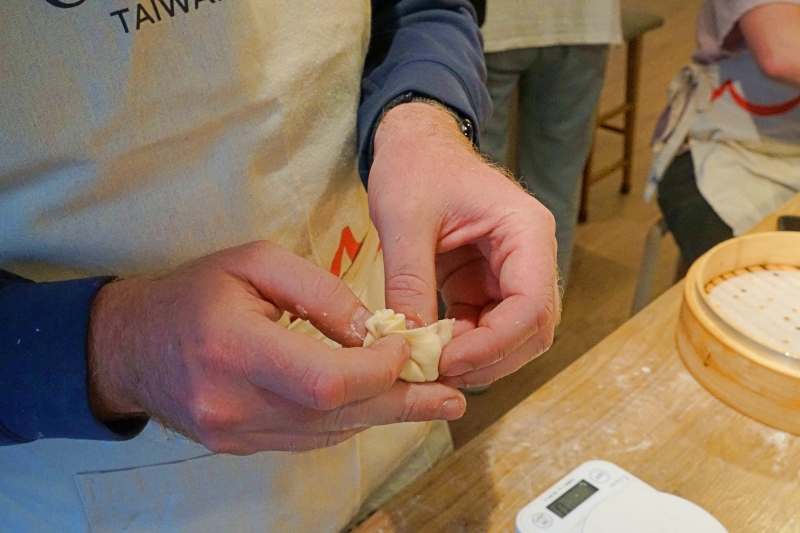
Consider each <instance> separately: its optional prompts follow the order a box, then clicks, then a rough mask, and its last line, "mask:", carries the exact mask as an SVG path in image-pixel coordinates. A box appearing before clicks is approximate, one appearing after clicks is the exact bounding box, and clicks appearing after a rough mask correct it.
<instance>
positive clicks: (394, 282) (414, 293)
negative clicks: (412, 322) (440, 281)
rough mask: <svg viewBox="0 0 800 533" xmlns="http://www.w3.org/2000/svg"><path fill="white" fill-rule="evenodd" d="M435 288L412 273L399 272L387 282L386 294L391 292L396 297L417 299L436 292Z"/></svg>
mask: <svg viewBox="0 0 800 533" xmlns="http://www.w3.org/2000/svg"><path fill="white" fill-rule="evenodd" d="M435 290H436V288H435V287H431V286H430V284H429V283H428V282H427V281H425V280H424V279H423V278H421V277H420V276H418V275H416V274H413V273H411V272H399V273H397V274H394V275H393V276H392V277H391V278H388V279H387V280H386V292H387V293H389V292H391V293H392V294H393V295H394V297H395V298H396V299H397V298H398V297H399V298H409V299H412V298H416V297H418V296H424V295H427V294H429V293H431V292H433V291H435Z"/></svg>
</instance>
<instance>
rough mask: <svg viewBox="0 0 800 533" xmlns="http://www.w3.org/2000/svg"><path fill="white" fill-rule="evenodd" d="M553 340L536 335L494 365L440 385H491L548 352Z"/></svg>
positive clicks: (453, 378)
mask: <svg viewBox="0 0 800 533" xmlns="http://www.w3.org/2000/svg"><path fill="white" fill-rule="evenodd" d="M551 344H552V342H551V340H550V339H548V338H547V337H545V336H539V335H535V336H533V337H531V338H530V339H528V340H527V341H526V342H525V343H524V344H523V345H522V346H520V347H519V348H517V349H516V350H514V351H513V352H511V353H510V354H508V355H507V356H506V357H504V358H503V359H501V360H500V361H498V362H497V363H495V364H493V365H489V366H487V367H484V368H481V369H479V370H474V371H471V372H467V373H465V374H461V375H459V376H452V377H446V376H443V377H441V378H439V381H440V383H443V384H445V385H448V386H450V387H456V388H460V389H463V388H466V387H480V386H482V385H489V384H490V383H494V382H495V381H497V380H498V379H500V378H502V377H505V376H507V375H509V374H511V373H513V372H516V371H517V370H519V369H520V368H522V367H523V366H525V365H526V364H527V363H529V362H531V361H532V360H534V359H536V358H537V357H539V356H540V355H542V354H543V353H544V352H546V351H547V350H548V349H549V347H550V345H551Z"/></svg>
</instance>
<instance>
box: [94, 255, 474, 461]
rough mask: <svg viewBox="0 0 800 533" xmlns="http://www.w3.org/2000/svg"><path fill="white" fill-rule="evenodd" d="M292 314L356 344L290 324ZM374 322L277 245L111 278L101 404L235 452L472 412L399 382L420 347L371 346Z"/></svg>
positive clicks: (333, 282)
mask: <svg viewBox="0 0 800 533" xmlns="http://www.w3.org/2000/svg"><path fill="white" fill-rule="evenodd" d="M284 310H286V311H290V312H292V313H294V314H295V315H297V316H300V317H301V318H304V319H308V320H309V321H310V322H311V323H312V324H313V325H314V326H315V327H316V328H317V329H319V330H320V331H321V332H322V333H324V334H325V335H326V336H328V337H329V338H331V339H333V340H335V341H336V342H338V343H340V344H342V345H343V346H344V348H341V349H336V350H331V349H330V348H329V347H328V346H327V345H326V344H325V343H323V342H321V341H319V340H315V339H312V338H310V337H307V336H304V335H301V334H298V333H294V332H292V331H289V330H286V329H285V328H283V327H281V326H279V325H277V324H276V323H275V322H276V321H277V320H278V319H279V318H280V316H281V314H282V312H283V311H284ZM370 316H371V313H370V312H369V311H367V310H366V309H365V308H364V307H363V305H362V304H361V302H360V301H359V300H358V298H356V296H355V295H354V294H353V293H352V292H351V291H350V289H349V288H348V287H347V286H346V285H345V284H344V283H343V282H342V281H341V280H339V278H337V277H336V276H333V275H331V274H329V273H328V272H325V271H324V270H322V269H321V268H319V267H317V266H315V265H313V264H311V263H310V262H308V261H305V260H304V259H301V258H299V257H297V256H295V255H293V254H292V253H290V252H289V251H287V250H285V249H283V248H281V247H280V246H278V245H275V244H272V243H268V242H258V243H252V244H248V245H244V246H240V247H237V248H232V249H228V250H224V251H222V252H218V253H216V254H213V255H210V256H207V257H205V258H202V259H200V260H197V261H194V262H192V263H189V264H187V265H185V266H183V267H181V268H179V269H177V270H176V271H174V272H172V273H170V274H168V275H166V276H163V277H160V278H158V279H152V280H147V279H128V280H121V281H117V282H114V283H111V284H109V285H106V286H105V287H104V288H103V289H102V290H101V291H100V293H99V295H98V297H97V298H96V300H95V303H94V305H93V308H92V320H91V329H90V339H91V340H90V350H89V368H90V372H91V384H90V385H91V392H90V401H91V404H92V409H93V411H94V412H95V414H96V415H97V416H98V417H99V418H100V419H101V420H104V421H107V422H108V421H112V420H114V419H120V418H125V417H127V416H133V415H136V414H141V413H144V414H146V415H148V416H152V417H155V418H156V419H158V420H159V421H161V422H162V423H163V424H165V425H166V426H168V427H172V428H173V429H176V430H177V431H179V432H181V433H183V434H185V435H187V436H188V437H190V438H192V439H194V440H197V441H199V442H200V443H202V444H203V445H205V446H206V447H208V448H209V449H210V450H212V451H216V452H226V453H234V454H249V453H253V452H256V451H261V450H305V449H311V448H319V447H323V446H330V445H333V444H336V443H339V442H341V441H344V440H346V439H348V438H350V437H351V436H353V435H355V434H356V433H358V432H360V431H363V430H364V429H366V428H368V427H370V426H373V425H380V424H389V423H394V422H404V421H422V420H433V419H445V420H450V419H455V418H458V417H459V416H461V414H462V413H463V412H464V408H465V402H464V398H463V396H462V395H461V394H460V393H459V392H458V391H457V390H454V389H452V388H450V387H446V386H444V385H441V384H438V383H437V384H425V385H418V384H408V383H404V382H398V381H396V380H397V377H398V375H399V374H400V371H401V369H402V367H403V363H404V362H405V361H406V360H407V359H408V357H409V355H410V348H409V346H408V343H407V342H406V341H405V340H404V339H403V338H402V337H400V336H397V335H392V336H388V337H386V338H385V339H382V340H380V341H378V342H376V343H375V344H373V345H371V346H370V347H369V348H361V344H362V340H363V337H364V334H365V332H366V329H365V327H364V322H365V320H366V319H367V318H369V317H370Z"/></svg>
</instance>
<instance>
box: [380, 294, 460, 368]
mask: <svg viewBox="0 0 800 533" xmlns="http://www.w3.org/2000/svg"><path fill="white" fill-rule="evenodd" d="M455 323H456V321H455V319H454V318H446V319H444V320H439V321H438V322H434V323H433V324H431V325H429V326H425V327H424V328H417V329H406V317H405V315H403V314H402V313H395V312H394V311H392V310H391V309H383V310H380V311H375V313H374V314H373V315H372V316H371V317H370V318H368V319H367V324H366V325H367V336H366V338H365V339H364V346H369V345H370V344H372V343H373V342H375V341H376V340H378V339H380V338H381V337H385V336H386V335H395V334H396V335H402V336H403V337H405V338H406V339H407V340H408V342H409V344H411V358H410V359H409V360H408V361H406V363H405V365H403V371H402V372H400V379H402V380H404V381H410V382H413V383H422V382H424V381H436V379H437V378H438V377H439V358H440V357H441V355H442V348H444V345H445V344H447V343H448V342H450V339H452V338H453V330H454V329H455Z"/></svg>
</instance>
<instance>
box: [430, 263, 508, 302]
mask: <svg viewBox="0 0 800 533" xmlns="http://www.w3.org/2000/svg"><path fill="white" fill-rule="evenodd" d="M441 292H442V298H443V300H444V303H445V304H447V306H448V307H452V306H454V305H458V304H466V305H473V306H480V307H482V306H485V305H486V304H488V303H489V302H491V301H492V300H500V299H501V298H502V292H501V289H500V284H499V283H498V281H497V278H495V277H494V274H493V273H492V271H491V267H490V266H489V262H488V261H487V260H486V258H484V257H483V256H481V257H477V258H475V259H473V260H472V261H470V262H468V263H466V264H464V265H462V266H460V267H459V268H457V269H455V270H454V271H452V272H451V273H450V275H449V276H448V277H447V278H445V279H444V281H443V284H442V288H441Z"/></svg>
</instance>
